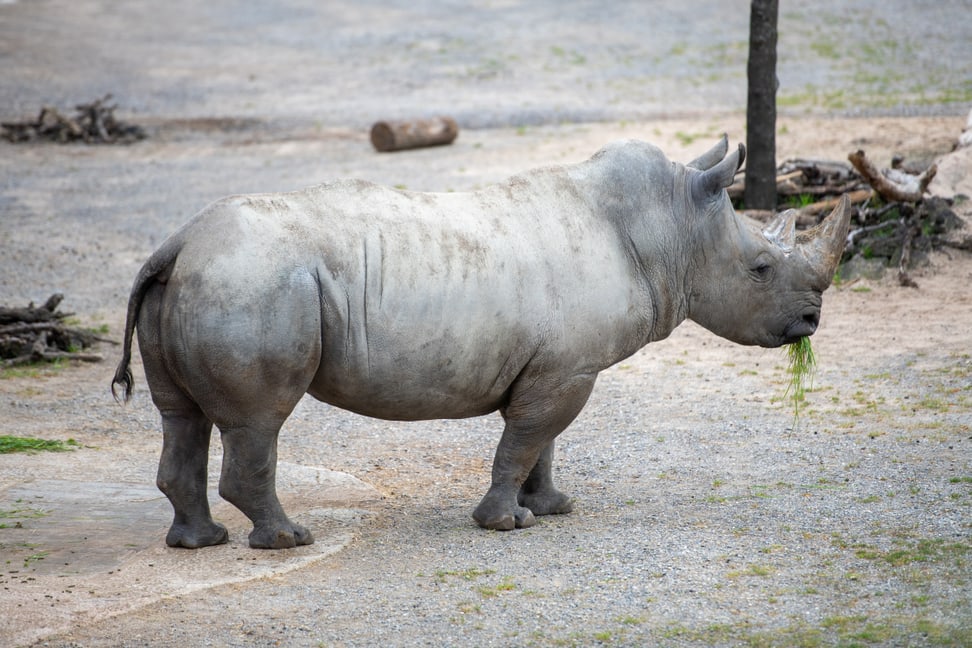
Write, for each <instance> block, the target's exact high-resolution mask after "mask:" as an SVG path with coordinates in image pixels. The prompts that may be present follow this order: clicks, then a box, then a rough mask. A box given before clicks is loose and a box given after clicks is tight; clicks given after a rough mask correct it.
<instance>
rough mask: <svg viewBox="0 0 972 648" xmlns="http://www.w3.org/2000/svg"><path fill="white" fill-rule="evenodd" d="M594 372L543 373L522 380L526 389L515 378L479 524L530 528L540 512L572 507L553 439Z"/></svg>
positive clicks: (580, 403)
mask: <svg viewBox="0 0 972 648" xmlns="http://www.w3.org/2000/svg"><path fill="white" fill-rule="evenodd" d="M594 378H595V376H587V375H584V376H575V377H573V378H571V379H568V380H566V381H564V382H560V383H556V384H552V385H551V384H550V383H549V381H544V380H542V379H541V380H537V381H532V382H531V381H527V380H523V381H522V382H523V383H524V384H527V385H528V387H527V388H525V389H522V390H521V389H518V387H517V385H516V384H514V386H513V387H512V389H511V394H510V401H509V404H508V405H507V406H506V407H505V408H504V409H503V411H502V413H503V417H504V418H505V419H506V427H505V429H504V430H503V436H502V437H501V438H500V442H499V446H498V447H497V448H496V457H495V459H494V460H493V471H492V483H491V484H490V487H489V490H488V491H487V492H486V495H485V496H484V497H483V499H482V501H481V502H480V503H479V505H478V506H477V507H476V510H475V511H473V519H475V520H476V522H477V523H478V524H479V526H481V527H483V528H486V529H495V530H498V531H509V530H512V529H514V528H527V527H531V526H533V525H534V524H536V522H537V520H536V515H546V514H549V513H566V512H568V511H569V510H570V500H569V498H567V496H566V495H564V494H563V493H560V491H558V490H557V489H556V488H554V486H553V478H552V475H551V464H552V461H553V440H554V439H555V438H556V437H557V435H558V434H560V433H561V432H563V431H564V430H565V429H566V428H567V426H568V425H570V423H571V421H573V420H574V418H575V417H576V416H577V414H578V413H580V411H581V409H582V408H583V407H584V404H585V403H586V402H587V398H588V396H590V393H591V389H593V387H594ZM518 382H520V381H518ZM524 487H525V488H524ZM531 505H532V506H536V507H537V510H536V511H534V510H532V509H531V508H530V506H531Z"/></svg>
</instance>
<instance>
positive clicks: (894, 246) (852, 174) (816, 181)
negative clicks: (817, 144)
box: [729, 151, 964, 287]
mask: <svg viewBox="0 0 972 648" xmlns="http://www.w3.org/2000/svg"><path fill="white" fill-rule="evenodd" d="M848 160H849V161H850V163H851V164H847V163H844V162H836V161H828V160H788V161H786V162H784V163H783V164H782V165H780V167H779V169H778V170H777V176H776V189H777V204H778V209H779V210H784V209H796V210H797V212H798V215H797V226H798V227H800V228H809V227H813V226H814V225H816V224H817V223H818V222H820V220H822V219H823V218H824V217H825V216H826V215H827V214H828V213H830V211H831V210H832V209H833V208H834V206H835V205H836V204H837V201H838V200H839V199H840V196H842V195H845V194H846V195H847V196H848V197H849V198H850V201H851V204H852V205H853V206H854V213H855V215H854V221H853V222H854V225H853V226H852V229H851V232H850V234H849V235H848V237H847V246H846V248H845V251H844V259H843V260H844V261H845V262H846V261H848V260H850V259H851V258H853V257H855V256H859V257H861V258H863V259H866V260H871V259H876V260H880V261H881V262H882V263H883V264H884V265H885V266H886V267H894V268H897V275H898V282H899V283H900V284H901V285H902V286H909V287H917V284H916V283H915V281H914V280H913V279H912V278H911V276H910V275H909V272H908V271H909V269H910V268H911V267H912V264H913V261H914V260H915V258H916V256H917V257H918V258H923V257H924V255H925V254H926V253H927V252H928V251H930V250H932V249H938V248H940V247H943V246H955V244H954V243H953V241H952V239H950V238H948V237H947V236H946V234H947V233H948V232H950V231H952V230H954V229H957V228H960V227H963V226H964V223H963V222H962V220H961V219H960V218H958V217H957V216H956V215H955V213H954V212H952V210H951V204H952V202H951V201H949V200H946V199H944V198H938V197H934V198H932V197H926V196H925V194H926V192H927V188H928V184H929V183H930V182H931V180H932V178H934V177H935V173H936V171H937V168H936V166H935V165H931V166H929V167H927V168H924V169H917V170H912V171H915V172H909V171H906V170H905V169H904V168H902V165H901V164H900V160H895V161H893V163H892V167H891V168H889V169H883V170H878V168H877V167H876V166H875V165H874V164H873V163H872V162H871V161H870V160H869V159H868V158H867V155H866V154H865V153H864V152H863V151H856V152H854V153H852V154H850V155H849V156H848ZM895 162H897V163H895ZM743 193H744V187H743V186H742V185H741V184H740V183H738V182H737V183H735V184H733V185H732V186H731V187H729V195H730V197H731V198H732V199H733V200H734V201H736V202H737V203H738V201H739V200H741V198H742V196H743ZM743 213H745V214H746V215H748V216H750V217H751V218H755V219H757V220H761V221H764V222H766V221H768V220H770V219H771V218H773V217H774V216H775V215H776V212H774V211H745V210H744V211H743Z"/></svg>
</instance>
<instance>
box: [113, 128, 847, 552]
mask: <svg viewBox="0 0 972 648" xmlns="http://www.w3.org/2000/svg"><path fill="white" fill-rule="evenodd" d="M744 157H745V149H744V148H743V147H742V145H740V146H739V148H738V149H737V150H734V151H732V152H731V153H729V152H728V140H727V139H726V138H723V139H722V140H720V141H719V142H718V143H717V144H716V145H715V146H714V147H713V148H712V149H711V150H710V151H708V152H707V153H705V154H704V155H702V156H701V157H699V158H698V159H696V160H694V161H692V162H691V163H689V164H687V165H683V164H679V163H675V162H672V161H670V160H668V159H667V158H666V157H665V155H664V154H663V153H662V152H661V151H660V150H659V149H658V148H656V147H654V146H652V145H650V144H647V143H644V142H640V141H634V140H630V141H623V142H617V143H613V144H610V145H608V146H606V147H605V148H603V149H602V150H600V151H599V152H597V153H596V154H595V155H594V156H593V157H591V158H590V159H589V160H587V161H585V162H581V163H579V164H573V165H564V166H551V167H548V168H541V169H537V170H533V171H528V172H526V173H523V174H520V175H516V176H513V177H512V178H510V179H509V180H507V181H506V182H503V183H501V184H497V185H495V186H490V187H488V188H485V189H482V190H479V191H475V192H471V193H423V192H411V191H399V190H396V189H391V188H386V187H383V186H380V185H376V184H372V183H369V182H364V181H355V180H340V181H335V182H330V183H326V184H322V185H319V186H315V187H312V188H309V189H305V190H302V191H295V192H292V193H275V194H254V195H241V196H232V197H228V198H225V199H222V200H219V201H217V202H215V203H214V204H212V205H210V206H208V207H206V208H205V209H203V210H202V211H201V212H200V213H199V214H197V215H196V216H195V217H194V218H192V219H191V220H190V221H189V222H188V223H187V224H186V225H184V226H183V227H182V228H181V229H180V230H178V231H177V232H175V233H174V234H173V235H172V236H170V237H169V238H168V239H167V240H166V241H165V242H164V243H163V244H162V245H161V247H160V248H159V249H158V250H157V251H156V252H155V253H154V254H152V255H151V257H150V258H149V259H148V261H146V263H145V265H144V266H143V267H142V268H141V270H140V271H139V273H138V275H137V277H136V279H135V282H134V286H133V288H132V291H131V296H130V299H129V302H128V314H127V320H126V324H125V335H124V346H123V356H122V359H121V362H120V364H119V365H118V369H117V372H116V374H115V376H114V380H113V381H112V391H113V393H114V391H115V388H116V386H122V387H124V398H125V400H128V398H129V397H130V395H131V391H132V385H133V379H132V374H131V370H130V368H129V364H130V361H131V343H132V337H133V333H134V331H135V329H136V327H137V333H138V342H139V349H140V351H141V355H142V359H143V364H144V370H145V375H146V379H147V382H148V386H149V389H150V391H151V395H152V400H153V402H154V403H155V405H156V407H157V408H158V409H159V411H160V413H161V415H162V430H163V448H162V454H161V459H160V462H159V470H158V477H157V484H158V487H159V488H160V489H161V490H162V492H164V493H165V495H166V496H167V497H168V498H169V500H170V502H171V504H172V507H173V509H174V511H175V516H174V520H173V523H172V526H171V528H170V529H169V531H168V534H167V536H166V543H167V544H168V545H170V546H181V547H190V548H195V547H202V546H206V545H213V544H218V543H222V542H226V541H227V531H226V528H225V527H224V526H223V525H221V524H219V523H217V522H215V521H214V520H213V518H212V516H211V513H210V509H209V503H208V500H207V496H206V485H207V473H206V471H207V462H208V457H209V454H208V448H209V442H210V437H211V432H212V426H213V425H214V424H215V425H216V426H217V428H218V429H219V431H220V433H221V438H222V443H223V449H224V454H223V462H222V472H221V475H220V480H219V493H220V495H221V496H222V497H223V498H225V499H226V500H228V501H229V502H230V503H232V504H233V505H235V506H236V507H238V508H239V509H240V510H241V511H242V512H243V513H244V514H245V515H246V516H247V517H248V518H249V519H250V520H251V521H252V523H253V530H252V532H251V533H250V535H249V543H250V546H252V547H262V548H285V547H293V546H296V545H303V544H308V543H311V542H313V537H312V534H311V532H310V531H309V530H308V529H306V528H304V527H303V526H301V525H299V524H296V523H294V522H292V521H291V520H290V519H289V518H288V517H287V515H286V513H285V512H284V510H283V508H282V507H281V505H280V502H279V501H278V499H277V494H276V488H275V470H276V458H277V437H278V433H279V430H280V427H281V425H282V424H283V422H284V420H285V419H286V418H287V417H288V416H289V415H290V413H291V411H292V410H293V409H294V407H295V406H296V404H297V402H298V401H299V400H300V399H301V398H302V397H303V395H304V394H305V393H307V394H310V395H311V396H313V397H315V398H317V399H319V400H321V401H324V402H326V403H329V404H331V405H334V406H336V407H339V408H343V409H346V410H350V411H352V412H356V413H359V414H364V415H368V416H371V417H376V418H380V419H388V420H423V419H435V418H463V417H472V416H478V415H483V414H487V413H489V412H493V411H496V410H499V412H500V414H501V415H502V417H503V419H504V421H505V428H504V430H503V433H502V437H501V438H500V441H499V445H498V448H497V450H496V455H495V459H494V462H493V468H492V483H491V485H490V487H489V489H488V491H487V492H486V494H485V496H484V497H483V499H482V501H481V502H480V503H479V505H478V506H477V507H476V508H475V511H474V512H473V518H474V519H475V521H476V522H477V523H478V524H479V525H480V526H482V527H484V528H487V529H500V530H509V529H513V528H516V527H529V526H531V525H533V524H534V523H535V522H536V517H535V516H538V515H548V514H555V513H567V512H569V511H570V510H571V506H572V504H571V499H570V498H569V497H568V496H567V495H565V494H564V493H562V492H561V491H559V490H558V489H557V488H556V487H555V486H554V482H553V478H552V471H551V464H552V460H553V453H554V438H555V437H557V435H559V434H560V433H561V432H562V431H563V430H564V429H565V428H566V427H567V426H568V425H569V424H570V423H571V421H573V420H574V418H575V417H576V416H577V414H578V413H579V412H580V411H581V408H582V407H583V406H584V404H585V402H586V401H587V399H588V396H589V395H590V393H591V389H592V388H593V386H594V381H595V379H596V377H597V375H598V372H600V371H602V370H604V369H606V368H607V367H610V366H611V365H613V364H615V363H617V362H619V361H620V360H622V359H624V358H626V357H628V356H630V355H631V354H633V353H635V352H636V351H638V350H639V349H641V348H642V347H643V346H645V345H646V344H647V343H649V342H652V341H653V340H660V339H662V338H665V337H666V336H668V335H669V334H670V333H671V332H672V330H673V329H674V328H675V327H676V326H678V324H679V323H680V322H682V321H684V320H686V319H691V320H693V321H695V322H697V323H698V324H700V325H702V326H703V327H705V328H707V329H709V330H710V331H712V332H714V333H716V334H717V335H720V336H722V337H725V338H728V339H729V340H732V341H734V342H738V343H740V344H749V345H761V346H765V347H775V346H779V345H783V344H787V343H790V342H794V341H795V340H797V339H799V338H801V337H803V336H807V335H811V334H812V333H813V332H814V331H815V329H816V328H817V324H818V321H819V317H820V307H821V293H822V292H823V291H824V290H825V289H826V288H827V287H828V286H829V285H830V282H831V278H832V277H833V275H834V271H835V268H836V266H837V264H838V262H839V260H840V257H841V253H842V251H843V247H844V239H845V237H846V232H847V228H848V221H849V213H850V210H849V205H848V202H847V201H846V200H843V201H842V202H841V203H840V204H839V205H838V206H837V207H836V208H835V209H834V211H833V213H831V214H830V215H829V216H828V217H827V219H825V220H824V221H823V222H822V223H821V224H820V225H818V226H817V227H816V228H814V229H812V230H809V231H807V232H801V233H797V232H796V231H795V229H794V214H792V213H786V214H783V215H781V216H780V217H778V219H777V220H776V221H774V222H773V223H771V224H770V225H769V226H768V227H766V228H765V229H761V228H760V227H758V226H757V225H755V224H753V223H751V222H750V221H747V220H745V219H744V218H742V217H740V216H739V215H738V214H736V212H735V211H734V210H733V208H732V205H731V203H730V201H729V197H728V194H727V192H726V191H725V189H726V187H728V186H729V185H730V184H731V183H732V181H733V175H734V174H735V173H736V171H737V170H738V169H739V167H740V165H741V164H742V162H743V159H744Z"/></svg>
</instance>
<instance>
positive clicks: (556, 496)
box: [516, 489, 574, 515]
mask: <svg viewBox="0 0 972 648" xmlns="http://www.w3.org/2000/svg"><path fill="white" fill-rule="evenodd" d="M516 501H517V503H519V504H520V505H521V506H525V507H526V508H528V509H530V510H531V511H533V514H534V515H559V514H562V513H570V512H571V511H572V510H573V509H574V503H573V501H571V499H570V497H568V496H567V495H565V494H564V493H561V492H560V491H559V490H556V489H552V490H549V491H537V492H535V493H526V492H524V491H523V490H522V489H521V490H520V493H519V495H517V496H516Z"/></svg>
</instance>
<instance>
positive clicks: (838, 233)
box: [797, 194, 851, 289]
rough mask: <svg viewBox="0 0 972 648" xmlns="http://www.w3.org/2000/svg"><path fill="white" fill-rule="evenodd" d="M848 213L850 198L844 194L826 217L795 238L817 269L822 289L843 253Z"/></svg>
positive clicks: (845, 243) (847, 226)
mask: <svg viewBox="0 0 972 648" xmlns="http://www.w3.org/2000/svg"><path fill="white" fill-rule="evenodd" d="M850 214H851V209H850V199H849V198H848V197H847V194H844V195H843V196H841V198H840V202H838V203H837V206H836V207H834V210H833V211H832V212H830V215H829V216H827V218H825V219H824V220H823V221H821V222H820V223H819V224H818V225H817V226H816V227H813V228H811V229H809V230H807V231H805V232H803V233H802V234H801V235H800V236H799V237H798V239H797V242H798V243H799V244H801V245H802V246H803V248H804V253H805V255H806V257H807V259H808V260H809V261H810V263H811V265H812V266H813V268H814V269H815V270H816V271H817V273H818V275H819V277H820V280H821V283H822V289H823V288H826V287H827V286H829V285H830V282H831V281H832V280H833V278H834V273H835V272H837V266H838V265H839V264H840V259H841V257H842V256H843V254H844V248H845V246H846V245H847V232H848V230H849V229H850Z"/></svg>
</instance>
